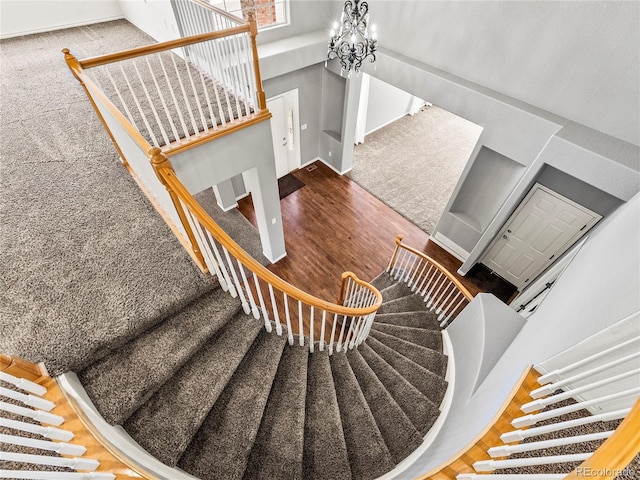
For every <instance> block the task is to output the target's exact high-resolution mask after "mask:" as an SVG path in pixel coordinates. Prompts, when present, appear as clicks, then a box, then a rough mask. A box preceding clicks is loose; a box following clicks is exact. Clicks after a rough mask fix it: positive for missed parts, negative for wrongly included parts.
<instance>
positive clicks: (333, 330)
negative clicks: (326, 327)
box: [329, 313, 338, 355]
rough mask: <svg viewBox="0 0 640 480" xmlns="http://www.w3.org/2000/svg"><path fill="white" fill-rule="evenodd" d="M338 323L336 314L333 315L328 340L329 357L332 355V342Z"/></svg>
mask: <svg viewBox="0 0 640 480" xmlns="http://www.w3.org/2000/svg"><path fill="white" fill-rule="evenodd" d="M337 323H338V314H337V313H334V314H333V325H332V326H331V339H330V340H329V355H331V354H333V342H334V339H335V336H336V325H337Z"/></svg>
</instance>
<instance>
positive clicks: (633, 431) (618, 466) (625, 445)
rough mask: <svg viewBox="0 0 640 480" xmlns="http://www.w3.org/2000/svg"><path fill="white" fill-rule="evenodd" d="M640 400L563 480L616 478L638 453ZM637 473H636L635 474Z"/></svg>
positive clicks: (639, 450)
mask: <svg viewBox="0 0 640 480" xmlns="http://www.w3.org/2000/svg"><path fill="white" fill-rule="evenodd" d="M638 425H640V398H638V400H636V403H635V405H634V406H633V409H632V410H631V412H629V414H628V415H627V416H626V417H625V419H624V420H623V421H622V423H620V425H618V428H617V429H616V431H615V432H613V435H611V437H609V438H608V439H607V440H605V442H604V443H603V444H602V445H600V447H599V448H598V449H597V450H596V451H595V452H594V453H593V455H591V457H589V459H588V460H585V461H584V462H582V463H581V464H580V465H579V466H578V467H577V468H576V469H575V470H573V471H572V472H571V473H570V474H569V475H568V476H566V477H565V480H574V479H579V478H585V477H589V478H591V479H596V480H605V479H609V478H616V477H617V476H618V475H619V474H620V472H621V471H622V470H624V468H625V467H626V466H627V465H629V463H631V461H632V460H633V459H634V457H635V456H636V455H637V454H638V452H640V428H638ZM637 473H638V472H636V474H637Z"/></svg>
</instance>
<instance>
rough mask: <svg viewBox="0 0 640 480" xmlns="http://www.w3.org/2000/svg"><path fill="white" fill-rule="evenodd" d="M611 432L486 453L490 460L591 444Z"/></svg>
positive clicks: (500, 447)
mask: <svg viewBox="0 0 640 480" xmlns="http://www.w3.org/2000/svg"><path fill="white" fill-rule="evenodd" d="M613 432H614V431H613V430H610V431H608V432H597V433H589V434H586V435H574V436H571V437H562V438H556V439H553V440H542V441H539V442H531V443H519V444H516V445H500V446H498V447H492V448H490V449H489V450H488V452H487V453H489V455H490V456H491V457H492V458H501V457H508V456H510V455H512V454H514V453H524V452H533V451H536V450H542V449H546V448H553V447H560V446H562V445H573V444H576V443H585V442H591V441H594V440H603V439H605V438H609V437H610V436H611V435H612V434H613Z"/></svg>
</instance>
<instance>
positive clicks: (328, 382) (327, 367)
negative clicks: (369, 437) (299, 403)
mask: <svg viewBox="0 0 640 480" xmlns="http://www.w3.org/2000/svg"><path fill="white" fill-rule="evenodd" d="M342 427H343V426H342V420H341V419H340V409H339V407H338V400H337V399H336V389H335V386H334V383H333V376H332V374H331V364H330V362H329V352H328V351H326V350H325V351H322V352H321V351H315V352H314V353H312V354H310V355H309V363H308V369H307V399H306V414H305V424H304V454H303V475H302V478H304V479H310V480H349V479H351V478H352V476H351V469H350V467H349V457H348V454H347V445H346V443H345V438H344V434H343V428H342Z"/></svg>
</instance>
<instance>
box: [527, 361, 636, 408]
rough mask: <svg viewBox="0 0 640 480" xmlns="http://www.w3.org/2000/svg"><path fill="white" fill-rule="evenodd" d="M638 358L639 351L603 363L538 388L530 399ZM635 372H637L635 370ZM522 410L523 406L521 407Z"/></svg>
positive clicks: (548, 393) (549, 393)
mask: <svg viewBox="0 0 640 480" xmlns="http://www.w3.org/2000/svg"><path fill="white" fill-rule="evenodd" d="M637 357H640V351H638V352H635V353H632V354H631V355H626V356H624V357H622V358H618V359H616V360H613V361H611V362H607V363H603V364H602V365H599V366H597V367H595V368H591V369H589V370H587V371H584V372H582V373H578V374H576V375H573V376H571V377H567V378H565V379H563V380H559V381H557V382H555V383H552V384H549V385H545V386H543V387H540V388H536V389H535V390H533V391H532V392H531V394H530V395H531V398H540V397H544V396H545V395H551V394H552V393H553V392H555V391H556V390H559V389H561V388H564V387H565V386H566V385H572V384H575V382H578V381H580V380H582V379H583V378H587V377H590V376H592V375H595V374H597V373H600V372H603V371H605V370H608V369H610V368H612V367H615V366H617V365H621V364H623V363H627V362H629V363H630V362H631V361H632V360H633V359H634V358H637ZM636 371H637V370H636ZM523 408H524V406H523Z"/></svg>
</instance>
